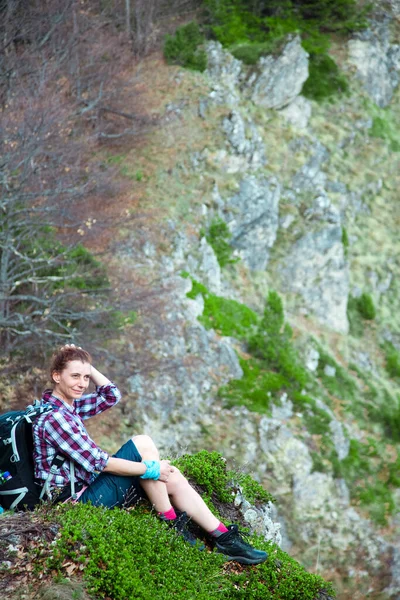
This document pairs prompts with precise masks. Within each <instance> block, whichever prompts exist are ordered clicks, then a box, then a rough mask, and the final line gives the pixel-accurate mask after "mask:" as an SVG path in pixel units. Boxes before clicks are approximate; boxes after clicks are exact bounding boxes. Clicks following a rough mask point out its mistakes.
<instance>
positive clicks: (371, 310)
mask: <svg viewBox="0 0 400 600" xmlns="http://www.w3.org/2000/svg"><path fill="white" fill-rule="evenodd" d="M357 308H358V312H359V313H360V315H361V316H362V318H363V319H366V320H367V321H373V320H374V319H375V317H376V309H375V305H374V301H373V300H372V296H371V295H370V294H366V293H363V294H361V296H360V297H359V298H357Z"/></svg>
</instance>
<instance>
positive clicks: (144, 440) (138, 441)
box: [132, 435, 158, 456]
mask: <svg viewBox="0 0 400 600" xmlns="http://www.w3.org/2000/svg"><path fill="white" fill-rule="evenodd" d="M132 442H133V443H134V444H135V446H136V448H137V449H138V450H139V452H140V454H141V455H143V454H144V455H147V454H148V453H151V454H152V455H153V454H156V455H157V456H158V450H157V447H156V445H155V443H154V442H153V440H152V439H151V437H150V436H149V435H134V436H133V437H132Z"/></svg>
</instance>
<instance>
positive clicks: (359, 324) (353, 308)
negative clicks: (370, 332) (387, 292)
mask: <svg viewBox="0 0 400 600" xmlns="http://www.w3.org/2000/svg"><path fill="white" fill-rule="evenodd" d="M375 317H376V308H375V304H374V301H373V299H372V296H371V295H370V294H367V293H365V292H364V293H363V294H361V296H360V297H358V298H355V297H353V296H349V299H348V302H347V318H348V320H349V325H350V335H352V336H354V337H362V336H363V334H364V329H365V321H373V320H374V319H375Z"/></svg>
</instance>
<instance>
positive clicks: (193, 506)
mask: <svg viewBox="0 0 400 600" xmlns="http://www.w3.org/2000/svg"><path fill="white" fill-rule="evenodd" d="M132 441H133V443H134V444H135V446H136V447H137V449H138V450H139V452H140V454H141V456H142V459H143V460H160V456H159V453H158V450H157V448H156V446H155V444H154V442H153V440H152V439H151V438H150V437H149V436H147V435H137V436H134V437H133V438H132ZM140 483H141V485H142V487H143V489H144V491H145V492H146V494H147V497H148V498H149V500H150V502H151V503H152V505H153V506H154V508H155V509H156V510H157V512H167V511H168V510H169V509H170V508H171V502H170V499H169V496H171V500H172V503H173V505H174V507H175V508H177V509H178V510H181V511H185V512H186V513H187V514H188V515H189V517H191V518H192V519H193V521H195V522H196V523H197V524H198V525H200V527H202V528H203V529H204V530H205V531H213V530H214V529H216V528H217V527H218V525H219V519H217V517H216V516H215V515H213V513H212V512H211V511H210V509H209V508H208V506H207V505H206V503H205V502H204V500H203V499H202V497H201V496H200V495H199V494H198V493H197V492H196V490H194V489H193V488H192V486H191V485H190V484H189V482H188V480H187V479H186V478H185V477H184V476H183V475H182V473H181V472H180V471H179V469H177V468H176V467H174V471H173V473H171V475H170V476H169V479H168V482H167V483H163V482H162V481H153V480H151V479H141V480H140Z"/></svg>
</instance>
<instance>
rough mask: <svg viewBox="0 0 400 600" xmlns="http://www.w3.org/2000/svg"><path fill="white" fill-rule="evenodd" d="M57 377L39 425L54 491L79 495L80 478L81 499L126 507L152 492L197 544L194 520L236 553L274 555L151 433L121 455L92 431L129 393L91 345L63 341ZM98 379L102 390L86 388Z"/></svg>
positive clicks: (248, 559)
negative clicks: (162, 451)
mask: <svg viewBox="0 0 400 600" xmlns="http://www.w3.org/2000/svg"><path fill="white" fill-rule="evenodd" d="M50 376H51V380H52V383H53V388H52V389H51V390H46V391H45V392H44V394H43V401H45V402H46V403H50V404H52V405H53V407H54V410H53V411H51V412H49V413H46V414H44V415H42V416H41V417H39V418H38V419H37V420H36V422H35V423H34V425H33V439H34V463H35V477H36V478H37V479H38V480H39V481H40V482H41V483H42V484H43V485H44V483H45V482H47V483H46V486H48V487H49V488H50V489H51V490H52V492H54V491H55V490H58V492H59V493H60V495H59V499H63V500H64V499H67V498H69V497H71V495H72V494H71V481H75V482H76V485H75V486H73V487H75V488H76V490H75V491H76V493H74V494H73V496H74V499H75V500H77V501H79V502H89V501H90V502H91V503H92V504H93V505H95V506H99V505H102V506H107V507H109V508H112V507H115V506H123V505H124V504H127V503H128V502H129V503H132V500H134V499H135V498H140V497H143V495H144V494H145V495H146V496H147V498H148V499H149V500H150V502H151V503H152V505H153V507H154V508H155V510H156V511H157V513H158V515H159V516H160V518H161V519H163V520H165V521H168V523H169V524H170V525H171V526H173V527H175V528H176V529H177V530H178V532H179V533H180V534H181V535H183V537H184V538H185V540H186V541H188V542H189V543H190V544H192V545H194V544H195V543H196V538H195V537H194V536H193V535H192V534H191V533H190V532H189V531H188V530H187V529H186V522H187V521H188V520H189V519H193V521H195V522H196V523H197V524H198V525H199V526H200V527H202V528H203V529H204V530H205V531H206V532H208V533H209V534H210V535H211V536H212V537H213V538H215V544H216V547H217V549H218V551H219V552H222V553H223V554H225V555H226V556H227V557H228V558H229V559H230V560H236V561H238V562H241V563H243V564H259V563H261V562H263V561H264V560H265V559H266V558H267V554H266V552H263V551H261V550H256V549H254V548H252V546H250V545H249V544H247V543H246V542H245V541H244V540H243V538H242V537H241V535H240V532H239V531H238V528H237V525H230V526H229V527H226V526H225V525H224V524H223V523H221V522H220V521H219V519H217V517H215V515H213V513H212V512H211V511H210V509H209V508H208V507H207V505H206V504H205V503H204V501H203V499H202V498H201V496H200V495H199V494H198V493H197V492H196V491H195V490H194V489H193V488H192V487H191V485H190V484H189V482H188V481H187V479H185V477H184V476H183V475H182V474H181V473H180V471H179V470H178V469H177V468H176V467H173V466H172V465H171V464H170V462H169V461H168V460H160V457H159V453H158V450H157V448H156V446H155V444H154V442H153V441H152V439H151V438H150V437H148V436H147V435H137V436H133V437H132V438H131V439H130V440H128V441H127V442H126V443H125V444H124V445H123V446H122V447H121V448H120V449H119V450H118V452H117V453H116V454H114V455H113V456H110V455H109V454H108V453H107V452H106V451H104V450H102V449H101V448H99V446H97V444H96V443H95V442H94V441H93V440H92V439H91V438H90V436H89V434H88V432H87V431H86V428H85V425H84V423H83V421H84V420H86V419H88V418H90V417H92V416H94V415H96V414H99V413H101V412H103V411H104V410H107V409H109V408H111V407H112V406H114V405H115V404H117V402H118V401H119V400H120V397H121V394H120V391H119V390H118V388H117V387H116V385H114V384H113V383H112V382H111V381H110V380H109V379H108V378H107V377H105V376H104V375H102V374H101V373H100V372H99V371H98V370H97V369H95V367H94V366H93V365H92V359H91V357H90V354H89V353H88V352H86V351H85V350H83V349H82V348H77V347H76V346H74V345H73V344H71V345H66V346H63V347H62V348H61V349H60V350H58V351H57V352H56V353H55V354H54V355H53V358H52V362H51V367H50ZM91 381H92V382H93V383H94V385H95V386H96V391H95V392H94V393H90V394H85V392H86V390H87V389H88V387H89V384H90V382H91ZM57 454H62V456H63V457H65V460H64V462H63V464H62V465H61V466H60V467H59V468H55V467H54V466H53V467H52V463H53V459H54V457H55V456H56V455H57ZM143 493H144V494H143ZM175 509H177V510H178V511H179V513H180V514H179V516H177V514H176V512H175Z"/></svg>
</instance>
